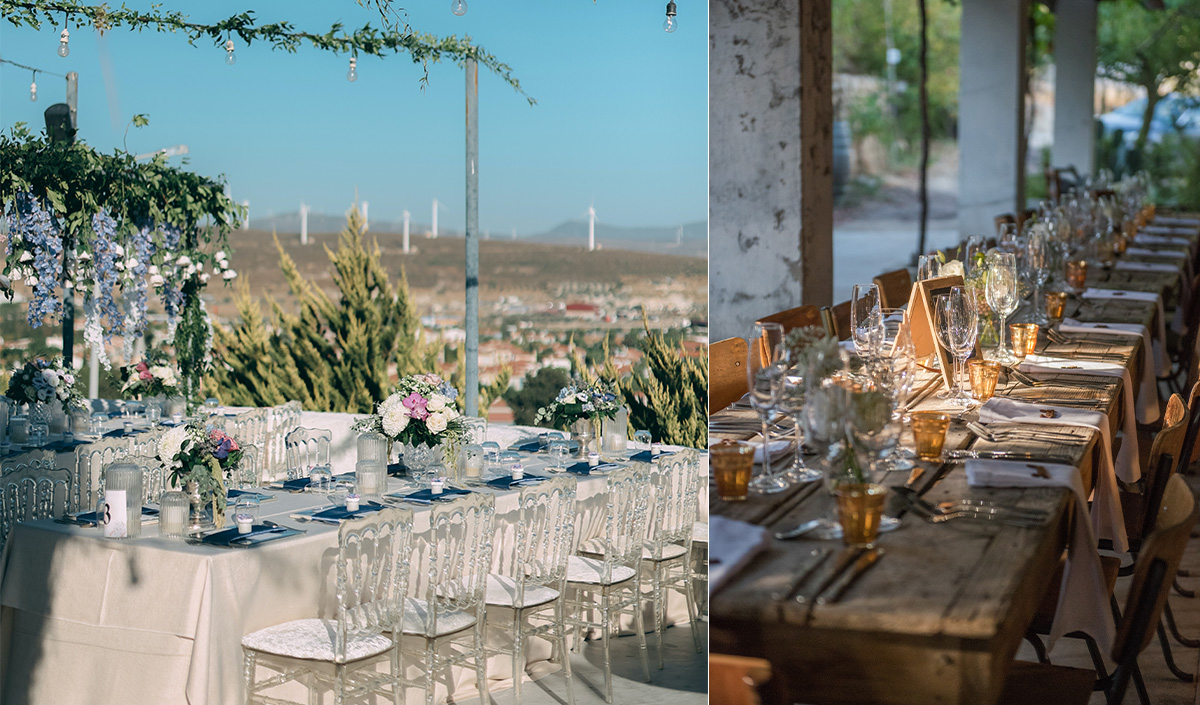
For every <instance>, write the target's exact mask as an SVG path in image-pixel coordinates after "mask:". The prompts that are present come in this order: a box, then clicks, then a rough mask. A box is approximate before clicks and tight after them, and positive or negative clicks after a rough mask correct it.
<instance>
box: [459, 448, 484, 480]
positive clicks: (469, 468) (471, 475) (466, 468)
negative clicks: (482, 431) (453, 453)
mask: <svg viewBox="0 0 1200 705" xmlns="http://www.w3.org/2000/svg"><path fill="white" fill-rule="evenodd" d="M483 463H484V459H483V446H482V445H477V444H472V445H468V446H465V447H464V448H463V477H464V478H466V479H468V480H478V479H479V478H480V477H482V476H483Z"/></svg>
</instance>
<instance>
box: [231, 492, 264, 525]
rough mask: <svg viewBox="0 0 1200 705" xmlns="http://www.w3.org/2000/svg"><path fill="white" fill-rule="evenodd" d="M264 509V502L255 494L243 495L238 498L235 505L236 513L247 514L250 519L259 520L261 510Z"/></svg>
mask: <svg viewBox="0 0 1200 705" xmlns="http://www.w3.org/2000/svg"><path fill="white" fill-rule="evenodd" d="M261 509H262V503H261V502H260V501H259V499H258V497H255V496H253V495H242V496H240V497H238V498H237V502H235V503H234V505H233V513H234V515H235V516H236V515H241V514H245V515H246V516H249V517H250V521H252V522H256V521H258V515H259V512H260V511H261Z"/></svg>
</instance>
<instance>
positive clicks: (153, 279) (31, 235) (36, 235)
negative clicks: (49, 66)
mask: <svg viewBox="0 0 1200 705" xmlns="http://www.w3.org/2000/svg"><path fill="white" fill-rule="evenodd" d="M137 122H139V123H142V124H144V123H145V118H144V117H142V116H139V119H138V120H137ZM0 208H2V210H3V213H4V214H5V215H6V217H7V221H8V230H7V233H5V235H6V242H5V260H4V270H3V275H4V277H5V278H4V279H0V286H3V287H4V288H5V289H7V291H6V294H7V295H8V297H9V298H10V299H11V298H12V290H11V286H10V282H9V279H10V278H11V279H12V280H18V281H19V280H24V281H25V283H26V284H27V285H28V286H29V287H30V288H31V289H32V290H33V299H32V300H31V301H30V304H29V310H28V314H27V317H28V320H29V323H30V325H32V326H34V327H37V326H40V325H42V324H43V323H47V322H53V321H57V320H59V318H60V316H61V314H62V296H63V295H64V291H63V289H64V288H65V287H70V288H71V289H73V290H74V291H75V292H76V293H80V294H82V295H83V298H84V311H85V315H86V322H85V325H84V338H85V340H87V342H88V343H89V345H91V346H93V348H94V349H95V350H96V351H97V352H98V353H99V355H100V358H101V360H102V362H103V363H104V365H105V367H109V364H110V363H109V361H108V358H107V355H106V354H105V352H104V344H105V343H106V342H109V341H111V340H112V338H113V337H114V336H121V337H123V338H124V344H125V347H126V357H127V358H128V357H130V354H131V353H132V345H133V341H134V340H135V339H136V338H138V337H141V336H142V335H143V333H144V331H145V328H146V309H147V306H148V305H149V297H150V291H151V290H153V291H154V292H155V293H156V295H157V296H158V297H159V298H160V299H161V301H162V304H163V308H164V310H165V311H166V313H167V317H168V321H169V325H170V331H169V333H170V336H169V337H173V338H174V341H175V348H176V353H177V356H178V361H179V365H180V368H181V372H182V373H183V376H184V378H185V382H190V383H188V384H185V386H186V387H187V389H188V391H189V392H190V391H194V390H196V389H198V388H199V381H200V378H201V376H202V375H203V372H204V369H205V366H206V364H207V362H206V360H207V356H208V351H209V349H210V348H211V336H212V333H211V327H210V325H209V324H208V323H207V313H205V312H204V310H203V303H202V302H201V301H200V292H201V291H202V289H203V288H204V285H205V284H207V282H208V281H209V279H210V278H212V277H213V276H216V277H219V278H221V279H222V280H223V281H225V282H229V281H230V280H232V279H233V278H234V277H236V276H237V275H236V273H235V272H234V270H232V269H231V268H230V266H229V260H228V254H227V252H228V250H229V247H228V242H227V237H228V233H229V231H230V230H232V229H233V227H234V226H235V224H236V223H237V222H238V221H239V219H240V217H241V215H242V209H241V207H240V206H238V205H237V204H235V203H234V202H233V201H231V200H230V199H229V198H228V197H227V196H226V195H225V187H224V183H223V182H222V181H220V180H212V179H207V178H205V177H203V176H199V175H197V174H193V173H191V172H187V171H183V170H181V169H177V168H174V167H171V166H168V165H167V164H166V158H165V157H164V156H161V155H160V156H158V157H156V158H155V159H153V160H152V161H150V162H148V163H139V162H138V161H136V160H135V159H134V157H133V155H131V154H129V153H127V152H123V151H116V152H114V153H113V154H101V153H100V152H97V151H96V150H94V149H92V148H91V147H89V146H87V145H86V144H84V143H82V142H76V143H74V144H64V143H57V142H52V141H49V140H48V139H46V137H45V136H35V135H33V134H31V133H30V131H29V129H28V128H27V127H26V126H25V125H24V124H20V123H18V124H17V125H15V126H14V127H13V128H12V130H11V131H10V133H9V134H0ZM181 321H182V322H181Z"/></svg>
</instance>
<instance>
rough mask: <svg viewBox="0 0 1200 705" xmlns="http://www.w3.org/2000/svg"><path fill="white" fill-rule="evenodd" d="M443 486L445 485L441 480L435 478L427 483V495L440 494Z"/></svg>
mask: <svg viewBox="0 0 1200 705" xmlns="http://www.w3.org/2000/svg"><path fill="white" fill-rule="evenodd" d="M444 486H445V483H444V482H443V480H442V478H440V477H435V478H433V479H432V480H430V481H429V493H430V494H441V493H442V488H443V487H444Z"/></svg>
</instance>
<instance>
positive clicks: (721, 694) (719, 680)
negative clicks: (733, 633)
mask: <svg viewBox="0 0 1200 705" xmlns="http://www.w3.org/2000/svg"><path fill="white" fill-rule="evenodd" d="M770 678H771V664H770V663H769V662H767V661H764V660H763V659H758V658H747V657H745V656H727V655H725V654H710V655H709V657H708V701H709V702H710V703H712V705H759V703H761V702H762V700H761V698H759V695H758V691H757V688H758V687H759V686H761V685H762V684H764V683H766V682H767V681H768V680H770Z"/></svg>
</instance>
